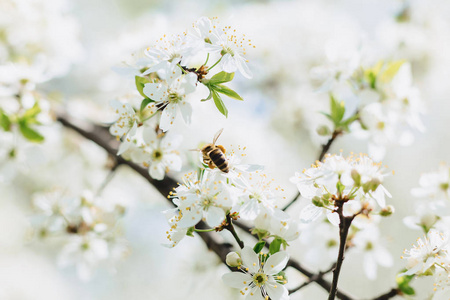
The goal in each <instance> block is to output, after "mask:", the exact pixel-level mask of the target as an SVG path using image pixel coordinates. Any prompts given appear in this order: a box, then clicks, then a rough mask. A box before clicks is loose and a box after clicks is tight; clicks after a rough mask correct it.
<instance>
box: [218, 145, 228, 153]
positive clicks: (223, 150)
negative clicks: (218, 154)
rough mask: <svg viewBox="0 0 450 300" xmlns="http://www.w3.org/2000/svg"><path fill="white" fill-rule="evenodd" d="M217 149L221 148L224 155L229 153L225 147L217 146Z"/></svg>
mask: <svg viewBox="0 0 450 300" xmlns="http://www.w3.org/2000/svg"><path fill="white" fill-rule="evenodd" d="M216 147H217V148H219V149H220V151H222V153H223V154H225V153H226V152H227V150H226V149H225V147H224V146H222V145H217V146H216Z"/></svg>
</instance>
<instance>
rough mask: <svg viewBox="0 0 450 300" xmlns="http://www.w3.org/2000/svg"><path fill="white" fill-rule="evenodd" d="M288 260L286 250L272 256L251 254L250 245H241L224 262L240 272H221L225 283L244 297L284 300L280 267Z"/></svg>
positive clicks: (287, 296)
mask: <svg viewBox="0 0 450 300" xmlns="http://www.w3.org/2000/svg"><path fill="white" fill-rule="evenodd" d="M288 260H289V254H288V253H287V252H286V251H280V252H277V253H275V254H273V255H268V254H266V253H262V252H260V253H258V254H257V253H255V251H254V250H253V249H252V248H251V247H244V248H243V249H242V251H241V253H236V252H231V253H229V254H228V255H227V264H228V265H230V266H232V267H237V268H238V269H239V270H240V272H232V273H227V274H225V275H223V277H222V279H223V281H224V282H225V284H227V285H229V286H231V287H233V288H237V289H239V290H240V293H241V294H242V295H247V297H246V299H258V300H259V299H260V300H267V299H269V297H270V299H273V300H287V299H289V295H288V290H287V289H286V287H285V286H284V284H286V283H287V279H286V275H285V274H284V272H283V269H284V268H285V267H286V264H287V262H288Z"/></svg>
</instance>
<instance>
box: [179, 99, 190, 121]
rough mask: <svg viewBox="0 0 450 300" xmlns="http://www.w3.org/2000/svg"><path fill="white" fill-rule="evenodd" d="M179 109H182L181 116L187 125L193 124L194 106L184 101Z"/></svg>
mask: <svg viewBox="0 0 450 300" xmlns="http://www.w3.org/2000/svg"><path fill="white" fill-rule="evenodd" d="M178 107H179V108H180V111H181V115H182V116H183V119H184V121H185V122H186V123H187V124H190V123H191V116H192V106H191V104H190V103H188V102H186V101H183V102H181V103H180V104H179V105H178Z"/></svg>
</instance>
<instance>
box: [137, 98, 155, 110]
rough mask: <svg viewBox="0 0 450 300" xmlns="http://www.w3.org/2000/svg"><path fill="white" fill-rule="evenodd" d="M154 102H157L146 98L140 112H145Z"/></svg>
mask: <svg viewBox="0 0 450 300" xmlns="http://www.w3.org/2000/svg"><path fill="white" fill-rule="evenodd" d="M152 102H155V101H153V100H152V99H149V98H145V99H144V100H142V102H141V109H140V111H143V110H144V109H145V107H146V106H147V105H148V104H149V103H152Z"/></svg>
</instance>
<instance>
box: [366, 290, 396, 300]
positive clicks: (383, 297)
mask: <svg viewBox="0 0 450 300" xmlns="http://www.w3.org/2000/svg"><path fill="white" fill-rule="evenodd" d="M401 294H402V292H401V291H400V290H399V289H398V288H392V289H391V290H390V291H389V292H387V293H385V294H383V295H380V296H378V297H376V298H373V299H372V300H388V299H391V298H394V297H395V296H397V295H401Z"/></svg>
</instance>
